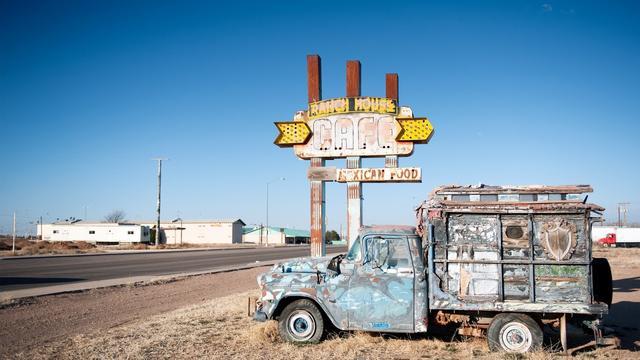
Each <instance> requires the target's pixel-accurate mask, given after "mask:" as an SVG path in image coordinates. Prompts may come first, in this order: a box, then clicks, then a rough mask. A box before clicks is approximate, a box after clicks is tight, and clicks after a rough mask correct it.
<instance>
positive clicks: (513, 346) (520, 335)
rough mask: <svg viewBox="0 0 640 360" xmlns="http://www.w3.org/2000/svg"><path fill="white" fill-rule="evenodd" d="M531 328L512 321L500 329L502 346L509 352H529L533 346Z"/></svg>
mask: <svg viewBox="0 0 640 360" xmlns="http://www.w3.org/2000/svg"><path fill="white" fill-rule="evenodd" d="M532 339H533V337H532V336H531V330H529V328H528V327H527V326H526V325H524V324H522V323H519V322H510V323H508V324H506V325H505V326H503V327H502V330H500V343H501V345H502V348H503V349H505V350H506V351H509V352H520V353H523V352H527V351H528V350H529V349H530V348H531V343H532Z"/></svg>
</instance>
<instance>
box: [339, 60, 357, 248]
mask: <svg viewBox="0 0 640 360" xmlns="http://www.w3.org/2000/svg"><path fill="white" fill-rule="evenodd" d="M361 85H362V77H361V76H360V61H357V60H350V61H347V97H349V98H353V97H359V96H361ZM341 145H342V144H340V146H341ZM360 165H361V161H360V157H359V156H353V157H348V158H347V169H358V168H360ZM361 226H362V183H361V182H347V249H350V248H351V244H353V242H354V241H355V240H356V237H358V231H359V230H360V227H361Z"/></svg>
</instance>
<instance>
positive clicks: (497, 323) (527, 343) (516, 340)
mask: <svg viewBox="0 0 640 360" xmlns="http://www.w3.org/2000/svg"><path fill="white" fill-rule="evenodd" d="M542 339H543V334H542V328H541V327H540V325H538V323H536V321H535V320H533V319H532V318H531V317H530V316H528V315H524V314H512V313H503V314H498V315H496V316H495V317H494V318H493V320H492V321H491V324H490V325H489V329H488V330H487V342H488V343H489V349H491V350H492V351H500V350H502V351H506V352H512V353H525V352H529V351H533V350H536V349H539V348H540V347H541V346H542Z"/></svg>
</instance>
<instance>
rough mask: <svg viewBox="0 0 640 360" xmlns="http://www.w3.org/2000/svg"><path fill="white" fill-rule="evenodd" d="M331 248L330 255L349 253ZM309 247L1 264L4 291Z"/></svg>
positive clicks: (194, 267) (202, 266)
mask: <svg viewBox="0 0 640 360" xmlns="http://www.w3.org/2000/svg"><path fill="white" fill-rule="evenodd" d="M345 251H346V247H345V246H335V247H334V246H329V247H327V252H328V253H340V252H345ZM308 255H309V247H308V246H296V247H280V248H259V249H238V250H207V251H182V252H166V253H163V252H154V253H144V254H117V255H97V256H96V255H89V256H69V257H44V258H22V259H20V258H11V259H2V260H0V291H6V290H16V289H28V288H35V287H42V286H49V285H60V284H68V283H76V282H81V281H95V280H106V279H117V278H123V277H129V276H143V275H169V274H176V273H181V272H196V271H204V270H210V269H216V268H221V267H228V266H232V265H246V264H248V263H254V262H256V261H270V260H277V259H286V258H293V257H300V256H308Z"/></svg>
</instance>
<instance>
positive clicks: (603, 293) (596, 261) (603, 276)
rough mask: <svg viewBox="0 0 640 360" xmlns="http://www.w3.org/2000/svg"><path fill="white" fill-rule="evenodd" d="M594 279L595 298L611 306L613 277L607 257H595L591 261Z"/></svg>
mask: <svg viewBox="0 0 640 360" xmlns="http://www.w3.org/2000/svg"><path fill="white" fill-rule="evenodd" d="M591 273H592V279H593V299H594V300H595V301H599V302H603V303H605V304H607V305H609V306H611V302H612V300H613V277H612V276H611V266H609V261H608V260H607V259H605V258H593V260H592V261H591Z"/></svg>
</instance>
